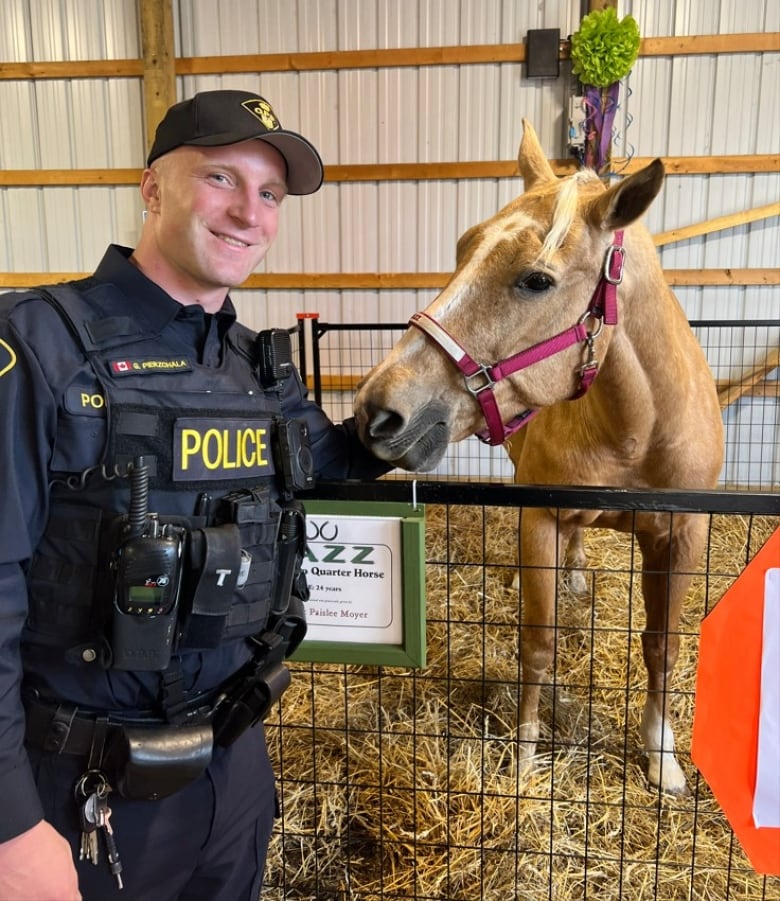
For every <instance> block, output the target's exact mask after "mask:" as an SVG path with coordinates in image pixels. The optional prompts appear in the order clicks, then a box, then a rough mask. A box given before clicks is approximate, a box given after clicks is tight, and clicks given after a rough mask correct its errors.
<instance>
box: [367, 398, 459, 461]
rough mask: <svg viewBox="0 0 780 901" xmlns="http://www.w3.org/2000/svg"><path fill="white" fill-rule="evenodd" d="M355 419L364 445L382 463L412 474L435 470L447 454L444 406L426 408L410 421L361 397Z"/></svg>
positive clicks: (398, 413) (428, 405)
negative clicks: (384, 462) (382, 461)
mask: <svg viewBox="0 0 780 901" xmlns="http://www.w3.org/2000/svg"><path fill="white" fill-rule="evenodd" d="M355 417H356V419H357V423H358V434H359V435H360V439H361V441H362V442H363V444H365V445H366V447H367V448H368V449H369V450H370V451H371V452H372V453H373V454H374V455H375V456H377V457H379V459H380V460H386V461H387V462H389V463H392V464H393V465H394V466H398V467H400V468H401V469H408V470H410V471H411V472H421V471H422V472H424V471H426V470H430V469H433V468H434V467H435V466H436V464H437V463H439V461H440V460H441V459H442V457H443V456H444V453H445V451H446V450H447V445H448V443H449V438H450V427H449V422H448V411H447V408H446V407H445V406H444V405H443V404H441V403H436V402H431V403H429V404H426V405H425V406H424V407H422V408H420V409H419V410H415V411H414V413H413V414H412V416H411V417H407V416H405V415H404V414H403V413H401V412H399V411H397V410H393V409H391V408H389V407H383V406H378V405H375V404H374V403H372V401H371V400H370V399H361V397H360V395H359V396H358V402H357V403H356V406H355Z"/></svg>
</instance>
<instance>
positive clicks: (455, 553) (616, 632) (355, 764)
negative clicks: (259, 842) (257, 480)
mask: <svg viewBox="0 0 780 901" xmlns="http://www.w3.org/2000/svg"><path fill="white" fill-rule="evenodd" d="M426 516H427V526H426V559H427V561H428V562H427V565H426V583H427V584H426V590H427V607H428V636H427V645H428V663H427V666H426V667H425V669H424V670H421V671H410V670H402V669H395V668H388V667H357V666H338V665H324V664H314V665H309V664H295V665H294V673H293V684H292V687H291V688H290V689H289V690H288V691H287V692H286V694H285V696H284V699H283V703H282V711H281V718H280V719H276V720H275V721H273V722H269V723H267V731H268V738H269V746H270V749H271V754H272V758H273V759H274V763H275V766H276V769H277V773H279V776H280V792H281V796H282V802H283V811H284V813H283V818H282V820H281V821H280V825H279V827H278V829H277V835H276V837H275V839H274V840H273V843H272V847H271V850H270V854H269V861H268V871H267V872H268V876H267V880H266V883H267V885H266V889H265V890H264V893H263V896H262V897H263V899H264V901H265V899H274V901H275V899H283V898H284V899H306V901H374V899H416V901H428V899H446V901H476V899H489V901H511V899H521V901H525V899H528V901H536V899H539V901H541V899H547V901H549V899H557V901H570V899H571V901H578V899H586V898H594V897H598V898H599V901H611V899H626V901H645V899H661V901H678V899H680V901H682V899H701V901H710V899H711V901H723V899H725V898H728V899H730V901H757V899H766V901H770V899H772V901H777V899H780V879H774V878H769V879H766V880H764V879H763V878H762V877H759V876H757V875H756V874H755V873H754V872H753V871H752V869H751V868H750V866H749V863H748V862H747V859H746V857H745V855H744V854H743V852H742V850H741V848H740V847H739V844H738V842H737V840H736V839H735V838H734V837H733V836H732V834H731V830H730V829H729V827H728V824H727V823H726V821H725V818H724V816H723V815H722V813H721V812H720V808H719V806H718V804H717V802H716V801H715V800H714V799H713V797H712V794H711V792H710V790H709V788H708V787H707V786H706V784H705V783H704V782H703V781H701V780H700V779H698V778H697V773H696V770H695V768H694V767H693V765H692V764H691V761H690V757H689V749H690V740H691V726H692V720H693V712H694V688H695V676H696V652H697V635H698V626H699V623H700V621H701V618H702V616H703V615H704V614H705V612H706V611H707V610H708V609H710V608H711V607H712V606H713V605H714V603H716V602H717V600H718V599H719V598H720V597H721V596H722V594H723V592H724V591H725V590H726V589H727V588H728V586H729V585H730V584H732V582H733V580H734V578H735V577H736V575H737V574H738V573H739V572H740V571H741V570H742V569H743V568H744V566H745V563H746V561H747V560H748V559H749V558H751V557H752V556H753V555H754V554H755V553H756V551H757V550H758V549H759V548H760V546H761V544H762V543H763V541H764V540H766V538H767V537H768V535H769V534H770V533H771V530H772V529H773V528H775V527H776V526H777V525H778V522H777V520H776V519H772V518H769V517H765V518H759V519H752V520H748V519H747V518H744V517H739V516H716V517H712V518H711V521H710V526H711V528H710V543H709V548H708V553H707V560H708V564H707V565H708V571H705V570H704V568H702V572H701V573H699V574H697V576H696V577H695V580H694V585H693V586H692V589H691V592H690V595H689V599H688V602H687V605H686V608H685V611H684V615H683V620H682V624H681V631H682V632H683V641H682V650H681V655H680V660H679V662H678V666H677V669H676V671H675V678H674V684H673V691H674V700H673V713H674V716H675V734H676V739H677V748H678V752H679V753H678V759H679V760H680V762H681V764H682V766H683V768H684V769H685V771H686V775H687V776H688V782H689V785H690V787H691V789H692V794H691V796H690V797H687V798H671V797H666V796H663V797H659V796H658V793H657V792H653V791H651V790H650V789H648V786H647V783H646V781H645V778H644V771H643V767H644V759H643V755H642V753H641V751H640V750H639V719H640V716H641V710H642V705H643V703H644V686H645V670H644V665H643V663H642V657H641V647H640V640H639V634H640V632H641V629H642V626H643V622H644V614H643V609H642V602H641V594H640V589H639V576H638V573H637V570H638V569H639V561H638V558H637V552H636V549H635V546H634V543H633V542H632V540H631V536H627V535H626V536H624V535H618V534H617V533H613V532H607V531H600V530H596V529H592V530H589V531H587V532H586V538H585V542H586V549H587V552H588V567H589V568H588V570H587V579H588V584H589V589H590V597H589V598H586V599H585V600H584V601H583V600H577V599H576V598H574V597H573V596H572V595H571V594H570V592H569V591H568V590H567V588H566V583H565V577H564V576H565V574H563V573H562V574H561V579H560V580H559V581H560V587H559V591H558V596H557V599H556V603H557V625H558V641H557V651H556V660H555V672H554V678H553V679H551V683H552V684H551V686H549V687H547V688H546V690H544V691H543V695H542V708H541V710H540V717H541V720H542V739H541V741H540V743H539V745H538V748H537V755H536V757H535V758H534V759H533V761H532V762H531V764H530V765H529V764H527V763H525V762H524V761H523V760H522V759H521V757H520V755H519V754H518V742H517V703H518V697H519V694H520V691H521V674H520V668H519V662H518V652H517V643H518V631H519V625H518V624H519V621H520V601H519V597H518V590H517V588H516V587H513V579H514V577H515V575H516V573H517V547H516V530H517V521H518V520H517V518H518V511H517V510H513V509H504V508H486V509H484V510H483V509H479V508H474V507H440V506H432V507H429V508H428V510H427V511H426ZM280 722H281V724H283V725H280Z"/></svg>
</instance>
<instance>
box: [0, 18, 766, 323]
mask: <svg viewBox="0 0 780 901" xmlns="http://www.w3.org/2000/svg"><path fill="white" fill-rule="evenodd" d="M580 6H581V4H580V2H579V0H545V2H541V3H535V4H527V3H518V2H516V0H263V2H258V0H175V2H174V4H173V9H174V25H175V39H176V52H177V54H178V55H180V56H216V55H223V54H224V55H227V54H246V53H285V52H288V53H295V52H307V51H339V50H367V49H374V48H395V47H426V46H428V47H434V46H451V45H456V44H464V45H468V44H485V43H487V44H489V43H513V42H520V41H523V40H524V39H525V35H526V33H527V31H528V30H529V29H530V28H550V27H557V28H559V29H560V31H561V36H562V37H566V36H567V35H569V34H570V33H571V32H572V31H573V30H575V29H576V27H577V24H578V21H579V17H580ZM619 13H620V15H624V14H626V13H631V14H633V15H634V16H635V17H636V18H637V20H638V22H639V26H640V30H641V33H642V35H643V36H645V37H654V36H671V35H694V34H717V33H722V34H727V33H734V32H753V31H755V32H762V31H763V32H769V31H780V4H777V3H775V2H773V0H712V2H710V3H706V4H704V3H699V2H696V0H673V2H668V3H656V4H648V3H640V2H639V0H621V4H620V10H619ZM140 44H141V42H140V33H139V22H138V10H137V2H136V0H112V2H111V3H104V2H103V0H4V2H3V3H2V4H0V55H1V57H2V59H4V60H7V61H12V62H14V61H19V62H21V61H28V60H29V61H39V60H81V59H110V58H137V57H139V56H140V55H141V46H140ZM779 57H780V54H777V53H765V54H732V55H720V56H715V55H697V56H687V57H686V56H682V57H677V58H674V59H670V58H664V57H656V58H654V57H646V58H642V59H640V60H639V61H638V62H637V64H636V65H635V66H634V69H633V71H632V72H631V73H630V74H629V76H628V77H627V78H626V79H625V80H624V82H623V84H622V85H621V94H620V107H619V110H618V116H617V117H616V131H615V146H614V152H615V155H616V156H622V155H625V156H629V157H630V156H634V155H636V156H642V157H649V156H654V155H670V156H674V155H702V156H704V155H710V154H749V153H769V152H776V151H777V148H778V145H779V144H780V125H779V124H778V117H777V116H776V111H777V109H779V108H780V79H779V78H778V77H777V70H778V64H780V58H779ZM217 87H235V88H246V89H249V90H258V91H260V92H262V93H264V94H266V95H267V96H268V97H269V99H270V100H271V101H272V103H273V105H274V108H275V110H276V112H277V113H278V114H279V117H280V119H281V120H282V122H283V123H284V125H285V126H286V127H289V128H293V129H298V130H301V131H302V132H303V133H304V134H306V135H307V137H309V138H310V139H311V140H312V141H313V142H314V143H315V144H316V145H317V146H318V147H319V149H320V151H321V153H322V156H323V159H324V160H325V163H326V166H327V165H328V164H330V165H335V164H357V163H392V162H423V163H426V162H428V163H436V162H451V161H459V160H469V161H470V160H498V159H501V160H508V159H514V158H515V156H516V154H517V148H518V144H519V140H520V137H521V119H522V117H523V116H526V117H528V118H529V119H530V120H531V121H532V122H533V124H534V126H535V128H536V130H537V132H538V133H539V136H540V140H541V142H542V146H543V148H544V150H545V152H546V153H548V155H550V156H551V157H562V156H565V154H566V148H565V132H566V109H567V105H568V97H569V95H570V93H571V89H572V79H571V76H570V69H569V66H568V64H566V63H563V64H562V65H561V76H560V77H559V78H558V79H528V78H526V76H525V68H524V66H522V65H520V64H519V63H501V64H476V65H464V66H453V65H442V66H424V67H421V68H414V67H398V68H388V69H385V68H382V69H361V68H355V69H351V70H340V71H331V72H327V71H323V72H317V71H315V72H294V71H291V72H280V73H246V74H229V75H212V76H188V77H180V78H179V79H178V81H177V89H178V92H179V94H180V96H189V95H191V94H192V93H194V92H195V91H197V90H204V89H208V88H217ZM0 108H2V111H3V116H2V123H3V124H2V130H1V131H0V166H2V167H4V168H10V169H16V168H44V169H48V168H51V169H57V168H66V169H67V168H73V167H89V168H100V167H107V168H113V167H117V168H125V167H132V166H140V165H142V163H143V157H144V147H145V136H144V134H143V129H144V121H143V97H142V89H141V84H140V81H139V80H138V79H71V80H51V81H43V80H36V81H24V80H20V81H8V80H4V81H0ZM521 189H522V182H521V180H520V179H519V178H503V179H465V180H461V181H450V180H442V181H430V182H420V183H417V182H412V181H409V182H395V181H393V182H382V183H371V182H357V183H354V184H345V183H341V184H339V183H328V184H326V185H325V186H324V187H323V188H322V190H321V191H320V192H319V193H318V194H317V195H315V196H313V197H305V198H293V197H291V198H289V199H288V200H287V201H286V203H285V209H284V212H283V216H282V223H281V228H280V234H279V237H278V240H277V243H276V245H275V247H274V248H273V249H272V251H271V253H270V254H269V257H268V259H267V261H266V262H264V263H263V265H262V266H261V271H263V270H265V271H270V272H329V271H330V272H377V271H379V272H407V271H408V272H415V271H423V272H425V271H449V270H451V269H452V267H453V265H454V254H455V243H456V240H457V237H458V235H459V234H461V233H462V232H463V231H464V230H465V229H466V228H468V227H469V226H470V225H472V224H474V223H475V222H477V221H479V220H481V219H483V218H485V217H487V216H489V215H491V214H492V213H493V212H495V211H496V210H497V209H498V208H499V207H500V206H503V205H504V204H505V203H507V202H508V201H509V200H510V199H511V198H512V197H514V196H515V195H516V194H517V193H519V191H520V190H521ZM778 196H780V173H777V172H772V173H762V174H726V175H712V176H708V175H696V176H693V175H670V176H669V177H668V178H667V180H666V184H665V187H664V190H663V192H662V194H661V195H660V196H659V197H658V198H657V200H656V201H655V203H654V204H653V206H652V207H651V208H650V210H649V211H648V213H647V215H646V222H647V224H648V226H649V227H650V229H651V231H654V232H659V231H666V230H669V229H672V228H680V227H684V226H686V225H689V224H691V223H693V222H698V221H703V220H707V219H710V218H713V217H715V216H725V215H728V214H730V213H736V212H739V211H741V210H743V209H746V208H750V207H754V206H760V205H764V204H767V203H770V202H772V201H775V200H777V198H778ZM140 215H141V204H140V198H139V195H138V192H137V190H136V189H135V188H132V187H106V188H102V187H88V188H87V187H81V188H64V187H51V188H42V189H37V188H7V189H3V190H0V265H1V266H2V267H3V269H4V270H5V271H14V270H16V271H20V272H23V271H28V270H30V271H39V270H41V271H46V270H47V269H50V270H53V271H57V270H60V271H62V270H64V271H79V270H89V269H91V268H92V267H93V266H94V265H95V263H96V262H97V260H98V259H99V257H100V255H101V254H102V252H103V249H104V246H105V243H106V241H107V240H115V241H119V242H120V243H125V244H132V243H133V242H134V241H135V239H136V236H137V233H138V227H139V223H140ZM778 247H780V224H779V223H778V220H777V217H774V218H773V219H766V220H761V221H758V222H755V223H752V224H750V225H746V226H742V227H739V228H730V229H727V230H725V231H722V232H717V233H714V234H711V235H708V236H705V237H700V238H694V239H690V240H687V241H683V242H679V243H676V244H670V245H667V246H665V247H663V248H661V250H660V254H661V260H662V263H663V265H664V266H665V267H666V268H685V269H695V268H699V267H704V268H716V267H717V268H742V267H755V268H759V267H773V266H777V265H778ZM434 293H435V292H433V291H430V290H392V291H390V290H385V291H373V290H372V291H366V290H354V291H332V290H316V291H306V292H303V291H286V292H264V291H237V292H235V297H236V299H237V302H238V304H239V307H240V309H241V313H242V316H243V318H244V319H245V320H246V321H247V323H248V324H249V325H251V326H254V327H256V328H264V327H268V326H269V325H279V324H292V322H293V321H294V315H295V313H296V312H317V313H319V314H320V316H321V317H322V318H323V319H325V320H330V321H342V322H345V321H349V322H355V321H360V322H381V321H385V322H397V321H404V320H405V319H406V318H407V317H408V315H409V314H410V313H411V312H412V311H414V310H415V309H418V308H420V307H423V306H425V305H426V304H427V303H428V302H429V301H430V300H431V299H432V296H433V294H434ZM677 294H678V297H679V298H680V301H681V303H682V304H683V307H684V309H685V310H686V312H687V314H688V315H689V317H691V318H705V317H719V318H733V317H735V316H739V317H748V318H756V317H767V316H773V315H777V311H778V309H780V292H778V289H777V288H776V287H774V286H764V287H749V288H745V287H741V286H734V287H719V288H717V289H712V288H707V289H702V288H701V287H686V288H681V289H679V290H678V291H677Z"/></svg>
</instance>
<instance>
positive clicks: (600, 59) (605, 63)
mask: <svg viewBox="0 0 780 901" xmlns="http://www.w3.org/2000/svg"><path fill="white" fill-rule="evenodd" d="M638 55H639V26H638V25H637V23H636V19H635V18H634V17H633V16H625V18H624V19H623V21H622V22H619V21H618V17H617V13H616V12H615V10H614V9H613V8H612V7H611V6H608V7H607V8H606V9H603V10H597V11H596V12H592V13H589V14H588V15H587V16H585V18H584V19H583V20H582V22H580V29H579V31H578V32H577V33H576V34H573V35H572V38H571V61H572V72H573V73H574V74H575V75H576V76H577V77H578V78H579V80H580V81H581V82H582V83H583V84H592V85H595V86H596V87H601V88H603V87H606V86H607V85H610V84H612V83H613V82H615V81H620V79H621V78H623V77H624V76H625V75H628V73H629V72H630V71H631V66H633V65H634V60H636V58H637V56H638Z"/></svg>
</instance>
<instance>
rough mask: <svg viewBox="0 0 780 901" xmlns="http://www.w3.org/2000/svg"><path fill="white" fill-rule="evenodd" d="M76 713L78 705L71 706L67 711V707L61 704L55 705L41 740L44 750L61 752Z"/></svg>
mask: <svg viewBox="0 0 780 901" xmlns="http://www.w3.org/2000/svg"><path fill="white" fill-rule="evenodd" d="M77 713H78V707H73V708H71V709H70V711H69V710H68V708H67V707H63V706H62V705H61V704H59V705H58V706H57V709H56V710H55V711H54V716H53V717H52V718H51V723H50V724H49V729H48V731H47V732H46V738H45V739H44V742H43V750H44V751H49V752H56V753H57V754H62V752H63V751H64V750H65V745H66V744H67V741H68V736H69V735H70V730H71V728H72V727H73V720H74V719H75V718H76V714H77Z"/></svg>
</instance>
